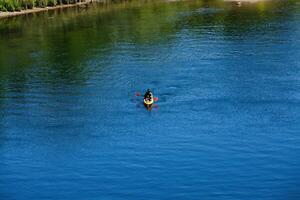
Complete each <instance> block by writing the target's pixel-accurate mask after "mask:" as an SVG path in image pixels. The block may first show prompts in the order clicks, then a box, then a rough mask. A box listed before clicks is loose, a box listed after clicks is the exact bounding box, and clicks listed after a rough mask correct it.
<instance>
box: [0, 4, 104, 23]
mask: <svg viewBox="0 0 300 200" xmlns="http://www.w3.org/2000/svg"><path fill="white" fill-rule="evenodd" d="M93 2H95V0H86V1H84V2H78V3H73V4H62V5H56V6H47V7H44V8H40V7H34V8H32V9H26V10H20V11H14V12H8V11H7V12H1V11H0V19H1V18H7V17H13V16H18V15H25V14H30V13H37V12H43V11H47V10H54V9H62V8H68V7H75V6H87V5H88V4H90V3H93ZM97 2H100V1H99V0H98V1H97Z"/></svg>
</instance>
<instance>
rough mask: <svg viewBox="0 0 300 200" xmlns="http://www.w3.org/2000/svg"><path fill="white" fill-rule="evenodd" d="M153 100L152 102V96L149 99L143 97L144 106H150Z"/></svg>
mask: <svg viewBox="0 0 300 200" xmlns="http://www.w3.org/2000/svg"><path fill="white" fill-rule="evenodd" d="M153 102H154V99H153V98H151V99H144V104H145V105H146V106H151V105H152V104H153Z"/></svg>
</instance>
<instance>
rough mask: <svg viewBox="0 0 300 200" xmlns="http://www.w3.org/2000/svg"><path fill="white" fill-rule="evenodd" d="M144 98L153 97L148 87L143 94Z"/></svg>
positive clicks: (150, 98)
mask: <svg viewBox="0 0 300 200" xmlns="http://www.w3.org/2000/svg"><path fill="white" fill-rule="evenodd" d="M144 99H145V100H148V101H151V100H152V99H153V94H152V92H151V90H150V89H147V91H146V93H145V95H144Z"/></svg>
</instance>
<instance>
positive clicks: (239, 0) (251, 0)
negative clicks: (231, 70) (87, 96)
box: [0, 0, 267, 20]
mask: <svg viewBox="0 0 300 200" xmlns="http://www.w3.org/2000/svg"><path fill="white" fill-rule="evenodd" d="M105 1H106V0H87V1H85V2H78V3H74V4H63V5H56V6H51V7H44V8H39V7H35V8H32V9H27V10H21V11H14V12H1V11H0V20H1V19H2V18H9V17H15V16H19V15H26V14H31V13H38V12H43V11H48V10H56V9H63V8H70V7H76V6H82V5H87V4H91V3H94V2H105ZM261 1H267V0H224V2H227V3H236V4H238V5H241V3H257V2H261Z"/></svg>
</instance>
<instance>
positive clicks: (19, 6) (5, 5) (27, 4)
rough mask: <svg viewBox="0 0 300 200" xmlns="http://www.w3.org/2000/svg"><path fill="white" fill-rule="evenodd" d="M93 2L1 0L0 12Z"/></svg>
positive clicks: (75, 0) (73, 0)
mask: <svg viewBox="0 0 300 200" xmlns="http://www.w3.org/2000/svg"><path fill="white" fill-rule="evenodd" d="M91 1H92V0H0V12H14V11H22V10H27V9H33V8H46V7H55V6H62V5H72V4H78V3H79V4H80V3H89V2H91ZM38 10H40V9H38Z"/></svg>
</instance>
